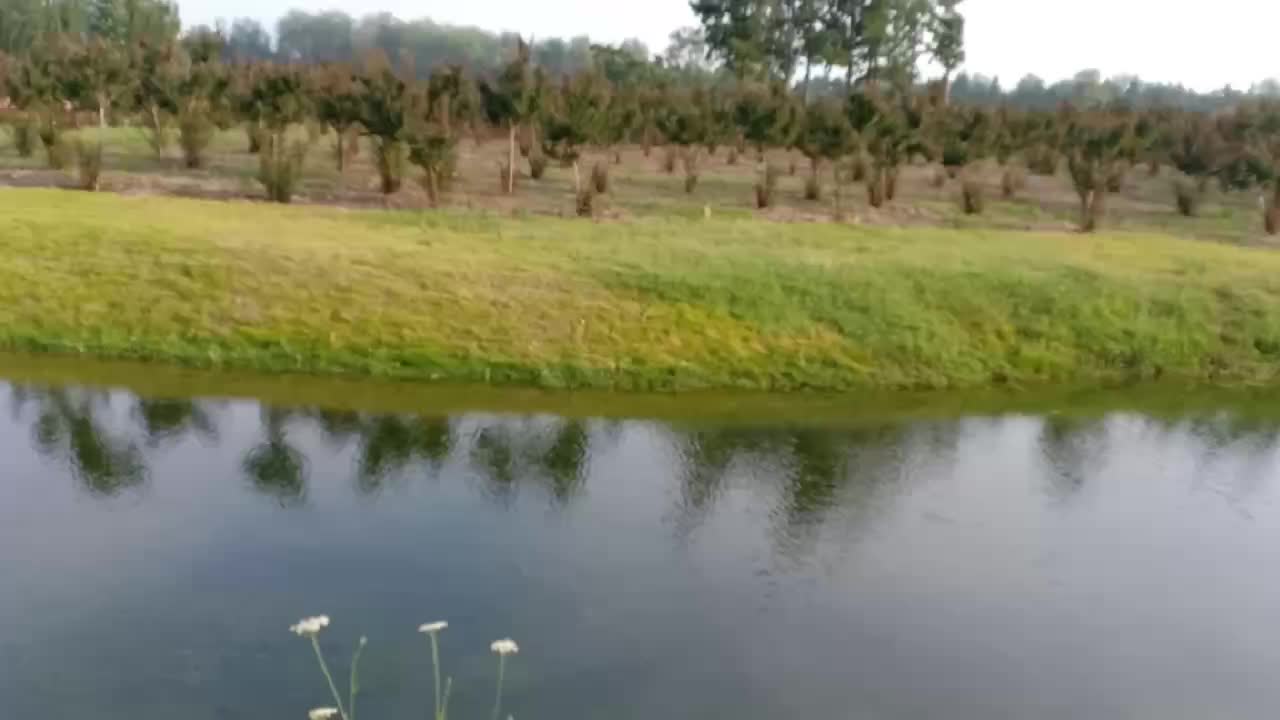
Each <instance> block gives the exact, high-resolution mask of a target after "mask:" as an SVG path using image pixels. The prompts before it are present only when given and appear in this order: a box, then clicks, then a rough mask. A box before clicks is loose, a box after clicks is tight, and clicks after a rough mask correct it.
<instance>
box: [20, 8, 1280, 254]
mask: <svg viewBox="0 0 1280 720" xmlns="http://www.w3.org/2000/svg"><path fill="white" fill-rule="evenodd" d="M225 52H226V44H225V41H224V39H223V38H222V37H221V36H219V35H218V34H216V33H213V32H197V33H190V34H188V35H187V36H185V37H183V38H182V39H181V41H169V42H148V41H142V42H138V43H134V44H132V45H124V44H120V43H110V42H106V41H103V40H101V39H92V40H89V41H83V40H79V39H77V38H75V37H72V36H54V37H50V38H48V39H47V40H46V41H44V42H41V43H39V44H37V45H35V46H33V47H32V49H31V51H30V52H29V53H27V54H26V55H24V56H21V57H16V58H10V59H9V60H7V61H6V65H7V68H6V71H5V73H4V76H5V78H6V79H7V85H8V94H9V96H10V97H11V99H12V101H13V102H14V104H15V105H16V106H17V107H18V108H19V112H18V114H17V115H15V116H14V117H13V118H12V120H11V122H12V124H13V126H14V127H13V133H14V137H15V140H16V141H17V144H18V146H19V149H20V150H25V152H27V153H31V152H34V147H35V145H36V144H37V141H38V143H39V144H40V145H43V147H44V148H45V151H46V153H47V155H48V158H49V161H50V164H51V165H55V166H61V164H62V163H65V162H67V158H68V153H67V152H66V150H67V147H66V143H64V142H63V137H64V133H65V131H66V130H67V129H68V128H70V127H71V126H73V125H75V124H83V123H84V122H86V117H90V118H94V121H96V123H97V124H101V125H105V124H108V123H117V124H118V123H131V124H136V125H138V126H140V127H142V128H144V129H145V130H146V132H147V135H148V137H149V138H150V140H151V144H152V147H153V149H154V150H155V151H156V152H157V153H162V152H164V150H165V148H166V147H168V146H169V144H170V143H171V142H172V140H173V139H174V138H175V137H176V139H177V143H178V146H179V148H180V149H181V154H182V157H183V160H184V162H185V164H186V165H187V166H188V167H193V168H198V167H201V166H202V165H204V164H205V163H206V161H207V155H208V149H209V145H210V143H211V141H212V139H213V136H214V133H215V132H216V131H217V130H219V129H225V128H229V127H232V126H234V125H240V126H243V127H244V128H245V129H246V132H247V137H248V140H249V146H250V150H251V151H253V152H256V153H258V156H259V163H260V164H259V169H260V172H259V179H260V180H261V181H262V184H263V185H264V187H265V188H266V190H267V194H268V196H269V197H270V198H271V199H273V200H277V201H288V200H289V198H290V196H291V194H292V192H293V189H294V188H295V187H296V185H297V183H298V180H299V177H300V174H301V172H302V161H303V158H304V156H305V154H306V152H307V150H308V148H309V147H310V146H311V145H312V143H314V142H315V141H316V139H317V138H318V137H320V136H321V135H322V134H326V133H333V134H334V135H335V136H336V141H335V142H334V143H333V145H334V147H335V151H336V152H335V162H336V163H337V167H338V169H339V170H342V169H343V168H344V166H345V164H346V163H347V162H348V160H349V159H350V156H351V154H352V153H353V152H354V150H355V148H356V147H358V146H359V143H358V142H357V141H358V139H359V138H361V137H363V138H364V139H365V140H366V143H365V144H366V145H367V146H368V147H370V148H372V152H373V162H374V165H375V167H376V169H377V172H378V174H379V177H380V181H381V182H380V184H381V188H382V190H383V192H386V193H393V192H395V191H397V190H398V189H399V188H400V186H401V184H402V182H403V179H404V177H405V174H406V169H407V168H408V167H409V166H413V167H416V168H418V170H419V171H420V173H421V175H420V180H421V182H422V184H423V186H424V187H425V189H426V191H427V193H428V196H429V197H430V199H431V201H432V202H433V203H435V202H439V200H440V198H441V197H442V196H443V195H444V194H446V193H447V192H448V191H449V187H450V184H451V182H452V180H453V179H454V177H455V174H456V172H455V170H456V168H455V166H456V158H457V150H458V145H459V143H460V142H463V141H464V140H466V139H468V138H479V137H482V136H484V135H487V134H488V133H489V132H491V131H492V130H494V129H497V130H500V132H501V134H502V135H503V136H504V137H505V138H506V141H507V145H508V147H507V151H506V153H504V155H505V157H504V160H503V161H502V163H501V178H500V179H501V184H502V189H503V191H504V192H506V193H516V192H517V191H518V180H519V178H521V177H522V176H527V177H529V178H531V179H534V180H536V179H538V178H541V177H542V175H543V173H544V172H545V169H546V167H547V164H548V162H549V161H550V160H554V161H558V162H560V163H561V164H562V165H563V166H564V167H565V168H571V169H572V171H573V177H574V187H575V196H576V200H577V207H578V210H579V212H580V213H582V214H584V215H586V214H590V213H591V212H592V201H593V199H594V198H595V197H596V196H597V195H598V194H599V193H601V192H606V191H607V190H608V186H609V165H610V164H611V162H616V161H617V159H618V155H617V153H615V152H613V149H614V148H616V147H618V146H620V145H623V144H627V143H635V144H639V145H641V146H642V147H643V148H644V150H645V153H646V155H647V154H648V153H649V152H650V151H651V149H652V148H653V147H655V146H659V145H661V146H665V152H664V155H663V157H662V164H663V166H664V168H665V169H666V170H667V171H668V172H672V173H674V172H675V171H676V168H677V167H679V168H681V169H682V170H683V174H684V187H685V190H686V191H688V192H690V193H692V192H695V191H696V188H697V185H698V179H699V176H700V170H701V167H702V163H703V160H704V158H705V157H706V156H707V155H710V154H714V153H715V152H717V150H718V149H719V148H722V147H723V148H726V149H727V153H728V162H730V163H735V162H738V161H739V159H740V158H741V157H743V156H744V155H747V154H750V153H751V152H752V151H753V152H754V159H755V161H756V163H757V166H758V174H759V181H758V183H757V186H756V188H755V190H756V202H757V204H758V205H759V206H761V207H766V206H768V205H770V204H771V203H772V202H773V196H774V192H775V190H776V185H777V180H778V178H779V177H780V176H781V175H782V174H783V172H784V169H783V168H782V167H781V166H776V165H773V164H771V163H770V162H769V160H770V159H771V158H772V159H774V160H776V159H777V158H778V153H777V151H788V152H791V151H794V152H796V153H799V154H801V155H803V156H804V157H805V158H807V159H808V160H809V166H810V167H809V177H808V179H807V181H806V183H805V194H806V196H807V197H809V198H811V199H818V198H819V197H821V195H822V193H823V190H824V187H823V186H824V184H825V183H826V182H828V178H829V182H830V183H832V188H833V194H834V200H835V208H836V212H837V213H839V212H840V210H841V208H842V206H843V202H844V192H843V191H844V188H845V186H846V185H847V183H849V182H850V181H855V182H862V183H864V184H865V188H866V196H867V202H868V203H869V204H870V205H872V206H875V207H879V206H881V205H883V204H885V203H888V202H892V201H893V200H894V198H895V196H896V195H897V185H898V183H897V178H898V175H899V172H900V170H901V168H902V167H903V166H905V165H906V164H908V163H912V162H918V161H921V160H923V161H926V162H932V163H936V164H937V165H938V167H939V173H940V174H939V178H940V180H939V181H940V182H945V181H946V175H951V176H954V177H957V178H959V179H960V185H961V189H962V193H961V197H962V201H963V204H964V209H965V211H966V212H971V213H978V212H982V210H983V205H984V197H983V184H982V183H981V182H979V181H978V178H977V175H976V173H975V171H974V168H975V167H976V166H977V165H978V164H979V163H980V162H982V161H984V160H987V159H991V160H994V161H995V162H997V163H999V164H1000V165H1001V166H1003V167H1004V172H1003V177H1002V183H1001V184H1002V188H1003V192H1004V194H1005V195H1013V194H1015V193H1017V192H1019V191H1020V189H1021V187H1022V183H1023V179H1024V176H1025V173H1026V172H1028V171H1029V172H1032V173H1039V174H1053V173H1055V172H1057V171H1058V169H1059V166H1060V165H1065V166H1066V169H1067V171H1068V175H1069V177H1070V179H1071V181H1072V184H1073V186H1074V187H1075V189H1076V191H1077V193H1078V194H1079V198H1080V205H1081V224H1082V226H1083V227H1084V228H1085V229H1092V228H1094V227H1096V226H1097V224H1098V222H1099V220H1100V219H1101V217H1102V215H1103V210H1104V208H1105V206H1106V197H1107V195H1108V194H1109V193H1112V192H1115V191H1116V190H1117V189H1118V188H1119V186H1120V184H1121V183H1122V182H1123V178H1124V174H1125V173H1127V172H1131V171H1132V169H1133V168H1134V166H1136V165H1138V164H1141V163H1145V164H1147V165H1148V166H1151V167H1157V168H1158V167H1159V166H1160V165H1162V164H1169V165H1172V166H1174V167H1175V168H1176V169H1177V170H1178V171H1180V173H1181V174H1182V177H1183V178H1184V179H1183V180H1181V181H1180V182H1179V183H1178V184H1177V194H1176V198H1177V207H1178V209H1179V210H1180V211H1182V212H1184V213H1185V214H1194V213H1195V212H1196V211H1197V208H1198V205H1199V202H1200V198H1202V197H1203V194H1204V193H1205V192H1206V191H1207V189H1208V188H1209V187H1210V185H1211V184H1212V183H1214V182H1216V183H1217V184H1219V185H1221V186H1222V187H1224V188H1227V189H1241V188H1247V187H1266V188H1269V189H1270V190H1271V192H1270V194H1269V195H1270V198H1269V199H1268V201H1267V203H1266V207H1267V216H1266V217H1267V227H1268V229H1269V230H1272V231H1274V230H1275V226H1276V225H1277V222H1278V221H1280V210H1277V208H1280V103H1277V102H1274V101H1269V100H1249V101H1247V102H1241V103H1240V104H1238V105H1237V106H1235V107H1233V108H1231V109H1229V110H1223V111H1219V112H1216V113H1212V114H1209V113H1196V112H1190V111H1182V110H1171V109H1134V108H1132V107H1130V106H1127V105H1124V104H1120V103H1112V104H1109V105H1107V106H1104V107H1091V108H1080V107H1076V106H1073V105H1070V104H1063V105H1062V106H1061V107H1059V108H1057V109H1055V110H1052V111H1047V110H1017V109H1013V108H1009V107H1002V108H996V109H987V108H980V107H969V106H953V105H949V104H948V103H947V101H946V100H947V99H946V89H945V84H944V83H940V82H935V83H933V84H931V85H929V86H928V87H927V89H926V90H919V89H917V88H916V87H914V86H912V85H906V86H903V85H896V84H891V83H887V82H885V83H881V82H877V81H868V80H865V79H864V81H863V82H862V83H860V84H858V85H857V86H856V87H854V88H853V89H851V90H850V91H849V92H848V93H845V94H844V95H843V96H841V97H838V98H822V99H818V100H815V101H812V102H806V101H805V99H804V97H803V94H802V93H800V92H798V91H796V90H795V89H794V88H793V86H792V85H790V84H788V83H787V82H786V81H785V80H784V79H781V78H775V79H773V80H772V81H770V80H768V79H752V78H745V77H744V78H739V79H735V80H732V81H731V82H724V81H723V80H719V81H716V80H711V79H708V78H706V77H705V76H696V75H688V74H682V73H679V72H676V71H673V70H672V69H670V68H668V67H665V66H663V65H661V64H657V63H652V62H648V61H645V60H642V59H640V58H638V57H636V55H635V54H633V53H629V52H627V51H625V50H624V49H621V48H609V47H596V48H594V49H593V54H592V62H591V65H590V67H588V68H587V69H586V70H584V71H582V72H579V73H575V74H571V75H562V76H560V77H552V76H551V75H550V74H549V73H547V72H546V70H545V69H544V68H541V67H539V66H537V64H536V63H535V62H533V60H532V58H531V53H530V49H529V47H528V46H527V45H526V44H524V43H518V44H517V47H516V48H515V51H514V53H513V56H512V57H510V58H509V59H508V60H507V62H505V64H503V65H502V66H501V67H500V68H499V70H498V71H497V72H493V73H488V74H484V75H481V76H475V75H473V74H471V73H468V72H467V71H465V70H464V69H463V68H461V67H459V66H449V67H442V68H437V69H436V70H434V71H433V72H431V73H430V74H429V75H428V76H427V77H425V78H419V77H418V74H417V73H415V72H414V69H413V68H412V67H411V66H409V64H407V63H404V62H400V63H393V62H391V61H390V60H389V59H388V58H387V57H386V56H385V55H384V54H381V53H376V52H375V53H371V54H370V55H369V56H367V57H366V58H365V59H364V60H363V61H362V62H360V63H331V64H319V65H301V64H273V63H232V62H226V61H224V59H223V57H224V54H225ZM301 128H306V132H303V131H302V130H301ZM24 138H25V140H24ZM72 149H74V150H75V153H76V156H77V159H78V160H79V161H80V162H79V164H80V167H81V170H82V177H87V176H92V181H91V182H90V181H88V180H87V181H86V182H85V186H86V187H91V186H96V177H97V174H96V169H95V168H100V165H101V146H100V145H97V146H93V145H86V144H85V143H83V142H80V143H77V144H75V146H74V147H73V148H72ZM770 151H775V152H773V153H772V154H771V153H770ZM588 156H591V157H593V158H594V162H592V163H591V164H590V167H589V168H588V167H584V166H583V163H584V159H585V158H587V157H588ZM522 159H524V160H525V161H526V162H527V163H528V169H527V173H525V172H521V171H520V170H519V169H518V165H519V164H520V162H521V160H522ZM86 168H88V170H89V171H91V172H86ZM786 171H787V172H794V171H795V170H794V168H790V169H787V170H786Z"/></svg>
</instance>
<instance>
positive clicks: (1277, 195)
mask: <svg viewBox="0 0 1280 720" xmlns="http://www.w3.org/2000/svg"><path fill="white" fill-rule="evenodd" d="M1262 228H1263V230H1265V231H1266V233H1267V234H1268V235H1275V234H1277V233H1280V181H1277V182H1276V186H1275V189H1274V190H1273V192H1272V196H1271V201H1270V202H1266V201H1264V202H1263V207H1262Z"/></svg>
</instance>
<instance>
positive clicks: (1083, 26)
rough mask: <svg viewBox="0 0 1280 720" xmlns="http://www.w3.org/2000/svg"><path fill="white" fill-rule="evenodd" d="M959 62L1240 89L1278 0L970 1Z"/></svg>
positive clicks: (650, 19) (649, 31) (595, 31)
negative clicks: (965, 48) (965, 51)
mask: <svg viewBox="0 0 1280 720" xmlns="http://www.w3.org/2000/svg"><path fill="white" fill-rule="evenodd" d="M180 4H181V8H182V16H183V21H184V23H186V24H195V23H212V22H213V21H214V20H216V19H218V18H225V19H228V20H229V19H231V18H235V17H252V18H255V19H258V20H261V21H263V22H264V23H265V24H266V25H267V26H268V28H270V29H274V26H275V21H276V19H277V18H279V17H280V16H281V15H283V14H284V13H285V12H287V11H288V10H290V9H292V8H299V9H303V10H308V11H312V12H314V11H319V10H342V11H345V12H347V13H350V14H352V15H355V16H357V17H358V16H360V15H363V14H367V13H370V12H375V11H380V10H385V11H388V12H391V13H393V14H395V15H398V16H400V17H402V18H419V17H430V18H432V19H433V20H436V21H438V22H446V23H453V24H462V25H476V26H479V27H483V28H486V29H489V30H515V31H519V32H522V33H524V34H525V35H528V34H530V33H532V34H534V35H536V36H538V37H551V36H565V37H567V36H572V35H582V34H587V35H590V36H591V37H592V38H593V39H596V40H601V41H605V42H620V41H622V40H624V39H626V38H629V37H637V38H639V39H641V40H643V41H644V42H645V43H647V44H648V45H649V47H650V49H651V50H652V51H654V52H660V51H661V50H662V49H663V48H664V47H665V46H666V38H667V35H668V33H670V32H671V31H672V30H674V29H675V28H677V27H680V26H683V25H692V24H694V23H695V21H694V18H693V14H692V13H691V12H690V11H689V5H688V2H687V0H639V1H636V0H180ZM961 7H962V8H963V10H964V13H965V15H966V17H967V18H968V42H967V45H968V55H969V61H968V63H967V64H966V69H967V70H969V71H971V72H980V73H983V74H986V75H997V76H999V77H1000V79H1001V81H1002V82H1003V84H1004V85H1005V86H1006V87H1009V86H1011V85H1013V84H1014V83H1016V82H1017V80H1018V79H1019V78H1021V77H1022V76H1023V75H1025V74H1026V73H1028V72H1031V73H1035V74H1037V75H1039V76H1041V77H1043V78H1045V79H1046V80H1050V81H1053V80H1059V79H1062V78H1066V77H1069V76H1071V75H1073V74H1075V72H1077V71H1078V70H1082V69H1085V68H1091V67H1092V68H1097V69H1099V70H1101V71H1102V73H1103V75H1104V76H1110V75H1117V74H1121V73H1132V74H1136V75H1139V76H1141V77H1142V78H1143V79H1145V80H1150V81H1162V82H1182V83H1184V84H1185V85H1187V86H1189V87H1193V88H1196V89H1199V90H1209V89H1214V88H1218V87H1221V86H1222V85H1224V84H1226V83H1231V84H1232V85H1233V86H1235V87H1236V88H1237V89H1247V88H1248V87H1249V85H1251V84H1252V83H1255V82H1258V81H1260V80H1262V79H1264V78H1267V77H1275V76H1280V53H1277V52H1276V48H1277V46H1278V44H1280V43H1278V41H1277V38H1278V37H1280V36H1277V31H1278V30H1280V0H1215V2H1212V3H1207V4H1206V3H1201V2H1197V1H1196V0H965V2H964V4H963V5H962V6H961Z"/></svg>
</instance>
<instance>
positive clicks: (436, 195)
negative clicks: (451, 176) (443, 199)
mask: <svg viewBox="0 0 1280 720" xmlns="http://www.w3.org/2000/svg"><path fill="white" fill-rule="evenodd" d="M426 180H427V200H428V201H429V202H430V203H431V207H433V208H438V207H440V179H439V175H438V173H437V172H436V170H435V169H434V168H428V169H427V178H426Z"/></svg>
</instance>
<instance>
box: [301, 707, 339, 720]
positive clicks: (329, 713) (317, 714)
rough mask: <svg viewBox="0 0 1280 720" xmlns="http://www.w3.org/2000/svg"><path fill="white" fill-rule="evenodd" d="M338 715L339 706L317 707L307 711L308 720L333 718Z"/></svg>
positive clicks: (328, 719) (330, 719) (329, 719)
mask: <svg viewBox="0 0 1280 720" xmlns="http://www.w3.org/2000/svg"><path fill="white" fill-rule="evenodd" d="M336 717H338V708H316V709H315V710H312V711H311V712H309V713H307V718H308V720H333V718H336Z"/></svg>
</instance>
